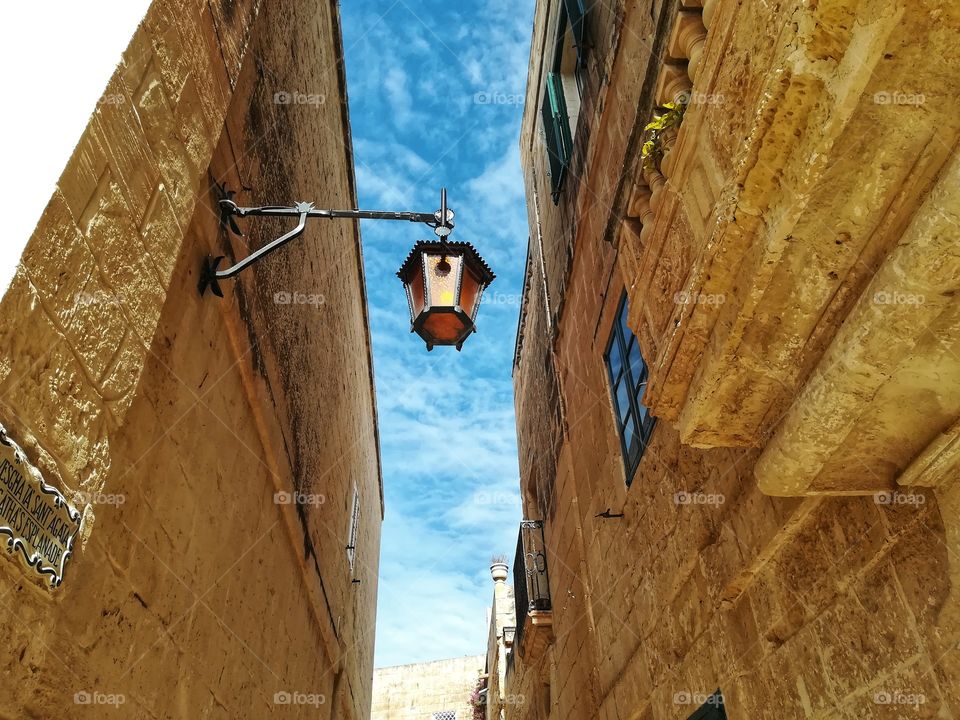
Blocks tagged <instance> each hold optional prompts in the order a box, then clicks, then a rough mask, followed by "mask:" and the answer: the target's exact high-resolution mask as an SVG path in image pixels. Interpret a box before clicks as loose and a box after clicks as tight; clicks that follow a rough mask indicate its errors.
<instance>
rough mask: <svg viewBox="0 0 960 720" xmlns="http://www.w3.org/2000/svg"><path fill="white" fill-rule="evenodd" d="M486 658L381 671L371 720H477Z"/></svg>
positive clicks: (375, 685)
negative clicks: (477, 700) (474, 700)
mask: <svg viewBox="0 0 960 720" xmlns="http://www.w3.org/2000/svg"><path fill="white" fill-rule="evenodd" d="M485 662H486V656H485V655H468V656H466V657H459V658H450V659H447V660H435V661H433V662H424V663H411V664H410V665H395V666H393V667H385V668H377V669H376V670H374V673H373V706H372V711H371V713H370V720H473V717H474V708H473V705H471V703H470V697H471V695H472V694H473V692H474V691H475V690H476V689H477V684H478V681H479V680H480V679H481V677H482V676H483V674H484V663H485Z"/></svg>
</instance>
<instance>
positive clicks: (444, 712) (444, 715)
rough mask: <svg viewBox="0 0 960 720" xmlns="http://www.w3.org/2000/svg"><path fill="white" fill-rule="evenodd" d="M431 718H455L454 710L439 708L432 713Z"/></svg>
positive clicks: (444, 719) (441, 719)
mask: <svg viewBox="0 0 960 720" xmlns="http://www.w3.org/2000/svg"><path fill="white" fill-rule="evenodd" d="M433 720H457V711H456V710H441V711H440V712H435V713H434V714H433Z"/></svg>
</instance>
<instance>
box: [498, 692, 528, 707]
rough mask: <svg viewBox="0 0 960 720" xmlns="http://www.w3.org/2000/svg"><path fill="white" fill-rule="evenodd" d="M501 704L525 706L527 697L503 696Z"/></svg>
mask: <svg viewBox="0 0 960 720" xmlns="http://www.w3.org/2000/svg"><path fill="white" fill-rule="evenodd" d="M503 704H504V705H515V706H520V705H526V704H527V696H526V695H504V697H503Z"/></svg>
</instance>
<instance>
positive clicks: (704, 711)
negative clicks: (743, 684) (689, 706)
mask: <svg viewBox="0 0 960 720" xmlns="http://www.w3.org/2000/svg"><path fill="white" fill-rule="evenodd" d="M687 720H727V711H726V710H724V709H723V693H721V692H720V691H719V690H717V691H716V692H715V693H714V694H713V695H711V696H710V697H709V698H707V702H705V703H704V704H703V705H702V706H701V707H699V708H698V709H697V711H696V712H695V713H694V714H693V715H691V716H690V717H689V718H687Z"/></svg>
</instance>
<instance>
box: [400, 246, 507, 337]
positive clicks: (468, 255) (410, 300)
mask: <svg viewBox="0 0 960 720" xmlns="http://www.w3.org/2000/svg"><path fill="white" fill-rule="evenodd" d="M397 277H398V278H400V280H402V281H403V286H404V288H405V289H406V291H407V305H408V306H409V307H410V330H411V332H416V333H417V334H418V335H419V336H420V337H421V338H423V340H424V342H426V343H427V350H433V348H434V346H435V345H455V346H456V347H457V350H459V349H460V348H461V347H462V346H463V342H464V340H466V339H467V337H469V336H470V334H471V333H473V332H474V331H475V330H476V326H475V324H474V320H475V319H476V317H477V308H479V307H480V299H481V297H483V290H484V288H486V287H487V285H489V284H490V283H492V282H493V280H494V277H495V275H494V274H493V272H492V271H491V270H490V268H489V267H488V266H487V264H486V263H485V262H484V261H483V258H482V257H480V253H478V252H477V251H476V249H475V248H474V247H473V245H471V244H470V243H464V242H446V241H440V242H437V241H432V242H426V241H420V242H418V243H417V244H416V245H414V246H413V250H411V251H410V254H409V255H408V256H407V259H406V260H405V261H404V263H403V265H402V266H401V267H400V270H398V271H397Z"/></svg>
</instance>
